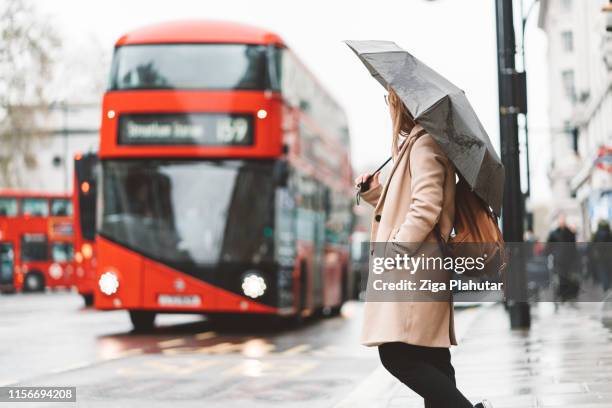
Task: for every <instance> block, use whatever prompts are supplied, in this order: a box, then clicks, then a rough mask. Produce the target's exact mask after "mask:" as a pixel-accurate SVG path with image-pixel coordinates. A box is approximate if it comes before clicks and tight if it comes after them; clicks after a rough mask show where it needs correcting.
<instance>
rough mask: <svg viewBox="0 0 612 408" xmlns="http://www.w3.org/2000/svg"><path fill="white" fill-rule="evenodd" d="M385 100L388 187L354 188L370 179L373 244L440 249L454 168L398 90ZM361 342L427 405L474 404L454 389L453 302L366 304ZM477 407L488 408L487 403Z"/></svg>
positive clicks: (450, 210)
mask: <svg viewBox="0 0 612 408" xmlns="http://www.w3.org/2000/svg"><path fill="white" fill-rule="evenodd" d="M386 100H387V103H388V105H389V111H390V114H391V120H392V124H393V135H392V157H393V158H394V164H393V168H392V170H391V173H390V175H389V177H388V179H387V181H386V183H385V186H384V187H383V186H382V185H381V183H380V181H379V173H376V174H374V175H373V176H372V177H370V175H369V174H364V175H362V176H360V177H358V178H357V179H356V180H355V182H356V184H357V185H360V184H361V183H364V182H366V180H367V181H369V189H368V190H367V191H365V192H362V193H360V196H361V198H362V199H363V200H364V201H366V202H368V203H369V204H370V205H372V206H374V207H375V211H374V218H373V221H372V232H371V234H372V235H371V241H372V242H391V243H397V244H400V245H402V244H406V243H409V244H410V245H414V244H417V245H420V244H421V243H432V244H433V245H432V244H430V245H431V248H436V247H437V242H438V241H437V238H436V235H435V234H436V232H435V228H436V226H437V228H438V231H439V233H440V235H441V236H442V238H443V239H444V240H446V239H448V236H449V234H450V232H451V230H452V228H453V221H454V214H455V166H454V165H453V163H452V162H451V161H450V160H449V159H448V158H447V156H446V155H445V153H444V152H443V151H442V149H441V148H440V146H439V145H438V143H437V142H436V141H435V140H434V138H433V137H432V136H431V135H430V134H429V133H428V132H426V131H425V130H424V128H423V127H422V126H420V125H419V124H418V123H416V122H415V120H414V119H413V117H412V115H411V114H410V112H409V111H408V109H407V107H406V105H405V104H404V103H403V102H402V100H401V99H400V97H399V96H398V95H397V94H396V92H394V91H393V89H391V88H389V95H388V97H387V98H386ZM428 248H429V247H428ZM418 273H419V274H423V276H427V273H428V271H424V270H420V271H419V272H418ZM417 279H418V278H417ZM448 279H450V276H449V277H448ZM362 343H363V344H364V345H366V346H377V347H378V351H379V355H380V360H381V362H382V364H383V366H384V367H385V368H386V369H387V370H388V371H389V372H390V373H391V374H392V375H393V376H395V377H396V378H397V379H398V380H400V381H401V382H403V383H404V384H405V385H407V386H408V387H410V388H411V389H412V390H413V391H414V392H416V393H417V394H419V395H420V396H421V397H423V399H424V400H425V406H426V407H427V408H454V407H457V408H472V407H474V406H473V405H472V404H471V403H470V401H468V399H467V398H466V397H465V396H464V395H463V394H462V393H461V392H460V391H459V390H458V389H457V387H456V383H455V370H454V368H453V366H452V364H451V357H450V351H449V347H450V346H451V345H455V344H457V342H456V340H455V333H454V324H453V305H452V300H451V301H414V302H367V303H366V307H365V316H364V326H363V333H362ZM476 407H482V408H486V407H491V405H490V404H489V403H488V402H486V401H483V402H482V403H479V404H477V405H476Z"/></svg>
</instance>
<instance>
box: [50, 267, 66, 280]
mask: <svg viewBox="0 0 612 408" xmlns="http://www.w3.org/2000/svg"><path fill="white" fill-rule="evenodd" d="M49 275H51V277H52V278H53V279H56V280H57V279H61V277H62V276H64V269H63V268H62V266H61V265H60V264H57V263H52V264H51V266H49Z"/></svg>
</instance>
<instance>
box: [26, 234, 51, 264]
mask: <svg viewBox="0 0 612 408" xmlns="http://www.w3.org/2000/svg"><path fill="white" fill-rule="evenodd" d="M48 259H49V247H48V244H47V237H46V235H44V234H24V235H23V236H22V237H21V260H22V261H25V262H31V261H46V260H48Z"/></svg>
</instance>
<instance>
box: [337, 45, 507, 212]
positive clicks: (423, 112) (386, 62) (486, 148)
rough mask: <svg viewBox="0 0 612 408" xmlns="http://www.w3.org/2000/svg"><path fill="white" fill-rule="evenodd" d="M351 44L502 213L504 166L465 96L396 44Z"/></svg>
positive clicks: (370, 68)
mask: <svg viewBox="0 0 612 408" xmlns="http://www.w3.org/2000/svg"><path fill="white" fill-rule="evenodd" d="M346 44H347V45H348V46H349V47H350V48H351V49H352V50H353V51H354V52H355V54H357V56H358V57H359V59H360V60H361V62H363V63H364V64H365V66H366V67H367V68H368V70H369V71H370V73H371V74H372V76H373V77H374V78H376V80H377V81H378V82H380V84H381V85H382V86H384V87H385V89H388V88H389V87H390V88H392V89H393V90H394V91H395V92H396V93H397V94H398V95H399V97H400V98H401V99H402V101H403V102H404V104H405V105H406V107H407V108H408V110H409V111H410V113H411V114H412V116H413V117H414V119H415V121H416V122H417V123H419V124H420V125H421V126H423V128H424V129H425V130H427V132H428V133H429V134H431V136H432V137H433V138H434V139H435V140H436V141H437V142H438V144H439V145H440V147H441V148H442V149H443V150H444V152H445V153H446V155H447V156H448V158H449V159H450V160H451V161H452V162H453V163H454V165H455V167H456V168H457V171H459V173H460V174H461V176H462V177H463V178H464V179H465V181H466V182H467V183H468V184H469V186H470V187H471V188H472V189H473V190H474V192H475V193H476V194H478V196H480V197H481V198H482V199H483V200H484V201H485V202H486V203H487V204H488V205H489V206H490V207H491V209H492V210H493V211H494V212H495V214H497V215H499V214H500V212H501V206H502V199H503V197H502V196H503V192H504V166H503V164H502V163H501V160H500V159H499V157H498V156H497V153H496V152H495V149H493V145H492V144H491V140H490V139H489V136H488V135H487V132H486V131H485V129H484V127H483V126H482V124H481V123H480V120H478V117H477V116H476V113H475V112H474V109H473V108H472V106H471V105H470V103H469V102H468V100H467V97H466V96H465V93H464V92H463V91H462V90H461V89H459V88H457V87H456V86H455V85H453V84H452V83H450V82H449V81H448V80H447V79H446V78H444V77H443V76H442V75H440V74H438V73H437V72H435V71H434V70H433V69H431V68H429V67H428V66H427V65H425V64H424V63H422V62H421V61H419V60H418V59H416V58H415V57H413V56H412V55H410V54H409V53H408V52H406V51H404V50H403V49H401V48H400V47H399V46H398V45H397V44H395V43H394V42H392V41H346Z"/></svg>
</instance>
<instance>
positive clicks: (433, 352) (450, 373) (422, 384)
mask: <svg viewBox="0 0 612 408" xmlns="http://www.w3.org/2000/svg"><path fill="white" fill-rule="evenodd" d="M378 354H379V355H380V361H381V362H382V365H383V366H384V367H385V368H386V369H387V371H389V372H390V373H391V374H393V376H394V377H395V378H397V379H398V380H400V381H401V382H403V383H404V384H406V385H407V386H408V387H410V389H412V390H413V391H414V392H416V393H417V394H419V395H420V396H421V397H423V399H424V400H425V407H426V408H472V407H473V406H472V404H471V403H470V401H468V400H467V398H465V397H464V396H463V394H461V393H460V392H459V390H458V389H457V386H456V382H455V369H454V368H453V365H452V364H451V361H450V351H449V349H447V348H437V347H422V346H413V345H411V344H406V343H385V344H382V345H380V346H378Z"/></svg>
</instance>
